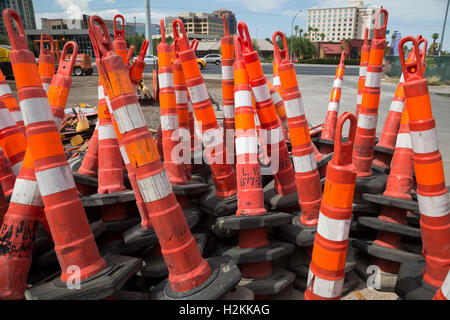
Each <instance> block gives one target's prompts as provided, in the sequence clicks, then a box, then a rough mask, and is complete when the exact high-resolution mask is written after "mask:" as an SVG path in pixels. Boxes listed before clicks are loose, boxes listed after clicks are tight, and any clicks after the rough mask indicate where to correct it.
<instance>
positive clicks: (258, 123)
mask: <svg viewBox="0 0 450 320" xmlns="http://www.w3.org/2000/svg"><path fill="white" fill-rule="evenodd" d="M260 125H261V122H259V118H258V115H257V114H255V127H256V126H260Z"/></svg>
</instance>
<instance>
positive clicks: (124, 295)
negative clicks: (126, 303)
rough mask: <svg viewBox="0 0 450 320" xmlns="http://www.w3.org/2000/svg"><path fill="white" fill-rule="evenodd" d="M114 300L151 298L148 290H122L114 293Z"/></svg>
mask: <svg viewBox="0 0 450 320" xmlns="http://www.w3.org/2000/svg"><path fill="white" fill-rule="evenodd" d="M114 300H150V295H149V294H148V293H146V292H139V291H125V290H121V291H119V292H117V293H115V294H114Z"/></svg>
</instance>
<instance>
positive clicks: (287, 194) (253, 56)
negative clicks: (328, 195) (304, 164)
mask: <svg viewBox="0 0 450 320" xmlns="http://www.w3.org/2000/svg"><path fill="white" fill-rule="evenodd" d="M238 30H239V34H240V37H241V39H242V43H243V57H244V61H245V66H246V69H247V72H248V75H249V78H250V84H251V86H252V91H253V94H254V97H255V102H256V111H257V113H258V117H259V120H260V122H261V127H262V129H263V134H264V141H266V143H267V154H268V156H269V158H270V161H271V169H272V173H273V176H274V180H273V182H271V183H269V184H267V185H266V186H265V187H264V199H265V201H266V203H267V204H268V205H269V206H270V209H271V210H275V209H278V210H283V211H286V210H295V209H296V208H298V201H297V197H298V196H297V190H296V187H295V176H294V169H293V167H292V162H291V161H290V158H289V152H288V149H287V146H286V141H285V139H284V135H283V130H282V129H281V126H282V124H281V122H280V121H279V119H278V116H277V112H276V110H275V106H274V104H273V102H272V97H271V95H270V91H269V88H268V86H267V80H266V78H265V76H264V73H263V70H262V66H261V61H260V60H259V55H258V52H257V51H256V50H254V48H253V45H252V40H251V38H250V34H249V32H248V28H247V25H246V24H245V23H244V22H242V21H241V22H240V23H239V25H238Z"/></svg>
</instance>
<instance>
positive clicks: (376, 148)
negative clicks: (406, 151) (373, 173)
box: [373, 146, 395, 156]
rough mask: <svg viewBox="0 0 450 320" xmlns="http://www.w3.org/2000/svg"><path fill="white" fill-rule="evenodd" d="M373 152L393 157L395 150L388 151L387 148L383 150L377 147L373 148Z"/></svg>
mask: <svg viewBox="0 0 450 320" xmlns="http://www.w3.org/2000/svg"><path fill="white" fill-rule="evenodd" d="M373 151H374V152H379V153H384V154H387V155H390V156H393V155H394V151H395V149H389V148H384V147H379V146H375V147H374V149H373Z"/></svg>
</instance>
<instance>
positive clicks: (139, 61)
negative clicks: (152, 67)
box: [130, 40, 149, 91]
mask: <svg viewBox="0 0 450 320" xmlns="http://www.w3.org/2000/svg"><path fill="white" fill-rule="evenodd" d="M148 44H149V41H148V40H144V43H142V47H141V51H140V52H139V56H138V57H137V58H136V60H134V62H133V65H132V66H131V68H130V79H131V84H132V85H133V88H134V91H136V90H137V87H138V86H139V82H140V81H141V79H142V74H143V73H144V69H145V61H144V57H145V55H146V54H147V49H148ZM130 51H131V50H130Z"/></svg>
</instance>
